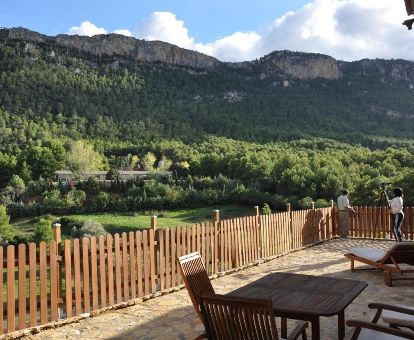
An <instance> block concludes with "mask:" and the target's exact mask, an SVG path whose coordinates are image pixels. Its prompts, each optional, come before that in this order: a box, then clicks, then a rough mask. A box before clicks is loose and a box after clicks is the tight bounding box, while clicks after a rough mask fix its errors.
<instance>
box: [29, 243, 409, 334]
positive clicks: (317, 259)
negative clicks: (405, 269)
mask: <svg viewBox="0 0 414 340" xmlns="http://www.w3.org/2000/svg"><path fill="white" fill-rule="evenodd" d="M389 245H390V242H387V241H375V242H374V243H372V242H371V241H366V240H348V241H340V240H333V241H330V242H328V243H325V244H322V245H318V246H315V247H312V248H308V249H306V250H302V251H299V252H295V253H292V254H288V255H286V256H283V257H280V258H277V259H274V260H271V261H268V262H265V263H262V264H260V265H257V266H253V267H250V268H247V269H245V270H242V271H238V272H235V273H233V274H230V275H225V276H222V277H219V278H217V279H215V280H213V281H212V283H213V286H214V288H215V290H216V291H217V292H218V293H227V292H229V291H232V290H234V289H236V288H238V287H240V286H243V285H245V284H247V283H248V282H251V281H254V280H257V279H259V278H260V277H262V276H264V275H267V274H269V273H272V272H277V271H279V272H290V273H302V274H312V275H329V276H333V277H340V278H346V279H355V280H363V281H365V282H367V283H368V284H369V285H368V287H367V288H366V289H365V291H363V292H362V293H361V294H360V295H359V296H358V297H357V298H356V299H355V300H354V302H353V303H352V304H351V305H350V306H349V307H348V308H347V309H346V311H345V318H346V320H348V319H350V318H358V319H365V320H369V321H370V320H371V319H372V317H373V314H374V312H373V311H372V310H369V309H368V308H367V305H368V303H369V302H374V301H379V302H384V303H391V304H407V305H413V306H414V285H413V281H397V282H396V283H395V285H394V287H387V286H385V284H384V283H383V276H382V273H381V272H379V271H357V272H350V270H349V267H350V265H349V261H348V260H347V259H345V258H344V256H343V254H344V253H345V252H347V250H349V249H350V248H351V247H355V246H358V247H360V246H363V247H381V248H387V247H388V246H389ZM278 324H279V323H278ZM292 326H294V321H289V328H291V327H292ZM202 331H203V326H202V324H201V322H200V321H199V320H198V318H197V315H196V314H195V312H194V309H193V306H192V304H191V301H190V298H189V296H188V294H187V291H186V290H185V289H183V290H181V291H179V292H175V293H172V294H168V295H163V296H160V297H157V298H155V299H151V300H147V301H144V302H139V303H138V304H136V305H134V306H132V307H127V308H124V309H118V310H111V311H107V312H104V313H103V314H100V315H98V316H95V317H91V318H87V319H84V320H82V321H80V322H77V323H72V324H69V325H65V326H63V327H60V328H56V329H49V330H44V331H42V332H40V333H38V334H36V335H31V336H27V337H26V338H27V339H59V340H61V339H194V338H195V337H197V336H198V335H199V334H200V333H201V332H202ZM346 333H347V337H349V335H350V334H351V330H350V329H349V328H348V327H347V330H346ZM321 337H322V339H336V338H337V317H330V318H321ZM308 338H310V329H308Z"/></svg>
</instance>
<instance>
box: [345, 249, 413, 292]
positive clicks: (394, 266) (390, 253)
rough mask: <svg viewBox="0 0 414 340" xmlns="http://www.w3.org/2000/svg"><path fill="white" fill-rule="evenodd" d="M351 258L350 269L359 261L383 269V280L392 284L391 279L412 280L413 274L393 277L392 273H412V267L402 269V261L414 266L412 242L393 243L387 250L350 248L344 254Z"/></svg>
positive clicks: (353, 268)
mask: <svg viewBox="0 0 414 340" xmlns="http://www.w3.org/2000/svg"><path fill="white" fill-rule="evenodd" d="M344 256H345V257H347V258H348V259H350V260H351V271H354V270H363V269H364V268H360V269H355V264H354V261H359V262H362V263H365V264H368V265H370V266H373V267H374V268H377V269H381V270H383V271H384V282H385V284H386V285H387V286H389V287H391V286H392V281H393V280H414V276H408V277H398V278H395V277H394V278H393V277H392V273H397V274H400V275H403V274H407V273H414V269H402V268H401V267H400V266H399V265H401V264H402V263H404V264H407V265H411V266H414V242H412V241H411V242H410V241H404V242H397V243H394V245H393V246H392V247H390V248H389V249H388V250H383V249H373V248H352V249H351V251H350V252H349V253H348V254H345V255H344Z"/></svg>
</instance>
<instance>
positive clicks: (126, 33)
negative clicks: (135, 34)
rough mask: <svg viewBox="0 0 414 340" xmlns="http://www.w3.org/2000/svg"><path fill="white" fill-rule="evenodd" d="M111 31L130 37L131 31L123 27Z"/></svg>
mask: <svg viewBox="0 0 414 340" xmlns="http://www.w3.org/2000/svg"><path fill="white" fill-rule="evenodd" d="M111 33H116V34H121V35H125V36H127V37H132V32H131V31H130V30H125V29H120V30H115V31H112V32H111Z"/></svg>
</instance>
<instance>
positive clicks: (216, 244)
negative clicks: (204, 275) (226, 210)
mask: <svg viewBox="0 0 414 340" xmlns="http://www.w3.org/2000/svg"><path fill="white" fill-rule="evenodd" d="M212 218H213V224H214V243H213V244H214V249H212V251H211V258H212V260H211V265H212V271H213V273H217V272H218V268H219V261H220V259H219V251H218V250H219V239H218V234H219V232H220V227H221V223H220V210H213V216H212ZM210 235H211V237H213V235H212V234H211V233H210ZM210 243H211V242H210ZM213 257H214V260H213Z"/></svg>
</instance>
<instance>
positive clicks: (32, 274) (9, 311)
mask: <svg viewBox="0 0 414 340" xmlns="http://www.w3.org/2000/svg"><path fill="white" fill-rule="evenodd" d="M413 211H414V210H413V209H411V208H410V209H408V210H407V213H406V216H407V220H406V222H405V226H406V230H407V231H408V234H407V235H408V236H409V238H410V239H412V238H413V216H414V215H413ZM376 216H377V215H376V210H375V208H366V207H359V208H357V215H356V216H355V218H353V219H352V228H351V233H352V235H353V236H361V237H367V238H370V237H371V235H372V234H373V228H374V224H375V220H374V218H375V217H376ZM380 216H381V227H379V228H377V232H376V236H377V237H381V238H385V237H387V235H388V234H387V232H389V227H388V225H387V223H388V222H387V218H388V216H387V215H386V214H385V212H382V211H380ZM336 220H337V219H336V211H335V209H333V208H322V209H309V210H301V211H293V212H292V211H287V212H281V213H275V214H271V215H258V214H256V215H254V216H248V217H241V218H232V219H226V220H215V221H212V222H208V223H200V224H194V225H191V226H182V227H176V228H159V229H147V230H139V231H136V232H129V233H122V234H121V235H119V234H115V235H108V236H100V237H92V238H83V239H81V240H79V239H74V240H65V241H64V242H56V241H51V242H50V243H49V244H46V243H45V242H41V243H40V244H39V245H36V244H34V243H31V244H29V245H28V246H27V245H24V244H20V245H18V246H12V245H10V246H7V248H1V247H0V263H1V265H2V266H3V276H1V277H0V288H1V289H2V290H3V294H0V299H1V300H0V308H1V310H0V318H1V320H0V333H1V334H4V333H10V332H14V331H17V330H23V329H25V328H29V327H34V326H38V325H44V324H47V323H50V322H53V321H58V320H62V319H68V318H71V317H73V316H78V315H81V314H83V313H89V312H91V311H96V310H99V309H102V308H105V307H110V306H114V305H118V304H122V303H125V302H128V301H131V300H134V299H136V298H143V297H149V296H151V295H152V294H154V293H157V292H168V291H171V290H172V289H176V288H178V287H179V286H180V285H182V284H183V279H182V277H181V273H180V271H179V267H178V263H177V258H178V257H179V256H181V255H184V254H187V253H190V252H194V251H199V252H200V254H201V256H202V258H203V261H204V263H205V265H206V268H207V270H208V273H209V275H213V274H216V273H219V272H225V271H229V270H232V269H236V268H240V267H243V266H246V265H249V264H252V263H254V262H256V261H259V260H264V259H269V258H272V257H274V256H279V255H282V254H285V253H289V252H291V251H295V250H298V249H301V248H303V247H306V246H311V245H314V244H317V243H318V242H320V241H324V240H329V239H331V238H332V237H334V236H336V235H337V225H336ZM387 228H388V229H387Z"/></svg>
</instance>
